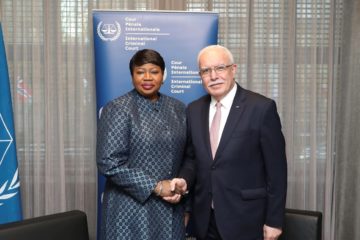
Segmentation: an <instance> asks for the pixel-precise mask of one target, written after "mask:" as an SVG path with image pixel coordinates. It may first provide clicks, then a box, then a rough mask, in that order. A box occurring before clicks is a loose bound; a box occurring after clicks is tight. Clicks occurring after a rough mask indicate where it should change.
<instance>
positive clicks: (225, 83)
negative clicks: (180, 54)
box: [199, 49, 237, 101]
mask: <svg viewBox="0 0 360 240" xmlns="http://www.w3.org/2000/svg"><path fill="white" fill-rule="evenodd" d="M199 68H200V76H201V79H202V83H203V86H204V88H205V89H206V91H207V92H208V93H209V94H210V95H211V96H213V97H214V98H215V99H216V100H218V101H220V100H221V99H222V98H223V97H224V96H225V95H226V94H227V93H228V92H230V90H231V89H232V87H233V86H234V84H235V80H234V77H235V73H236V68H237V66H236V64H233V63H232V62H230V59H229V57H228V56H227V55H226V53H225V52H224V51H223V50H221V49H209V50H208V51H205V52H204V53H203V54H201V55H200V58H199Z"/></svg>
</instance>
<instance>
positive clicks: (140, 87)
mask: <svg viewBox="0 0 360 240" xmlns="http://www.w3.org/2000/svg"><path fill="white" fill-rule="evenodd" d="M132 81H133V84H134V87H135V89H136V90H137V91H138V92H139V93H140V94H141V95H143V96H144V97H146V98H148V99H150V100H151V101H155V100H157V99H158V97H159V96H158V92H159V89H160V87H161V84H162V82H163V73H162V71H161V68H160V67H159V66H157V65H154V64H152V63H146V64H144V65H141V66H135V67H134V69H133V74H132Z"/></svg>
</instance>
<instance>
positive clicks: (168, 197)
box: [154, 178, 188, 203]
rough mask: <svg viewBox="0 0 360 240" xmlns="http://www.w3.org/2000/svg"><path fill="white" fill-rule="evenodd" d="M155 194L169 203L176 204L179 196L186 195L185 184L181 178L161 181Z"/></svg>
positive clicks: (179, 198)
mask: <svg viewBox="0 0 360 240" xmlns="http://www.w3.org/2000/svg"><path fill="white" fill-rule="evenodd" d="M154 192H155V194H156V195H157V196H158V197H161V198H162V199H163V200H165V201H167V202H169V203H178V202H180V200H181V196H183V195H186V194H187V193H188V190H187V184H186V181H185V179H183V178H173V179H171V180H163V181H160V182H158V183H157V185H156V187H155V189H154Z"/></svg>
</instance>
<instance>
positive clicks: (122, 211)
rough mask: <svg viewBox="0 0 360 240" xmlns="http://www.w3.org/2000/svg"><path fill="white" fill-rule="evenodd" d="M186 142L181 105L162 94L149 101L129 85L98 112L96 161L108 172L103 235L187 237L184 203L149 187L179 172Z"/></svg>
mask: <svg viewBox="0 0 360 240" xmlns="http://www.w3.org/2000/svg"><path fill="white" fill-rule="evenodd" d="M185 142H186V120H185V105H184V104H183V103H181V102H180V101H178V100H175V99H173V98H171V97H168V96H166V95H163V94H160V98H159V99H158V100H157V101H156V102H151V101H149V100H148V99H146V98H144V97H143V96H142V95H140V94H138V93H137V91H136V90H132V91H130V92H128V93H127V94H125V95H124V96H121V97H119V98H117V99H115V100H113V101H111V102H110V103H109V104H107V105H106V106H105V107H104V109H103V111H102V114H101V118H100V120H99V123H98V136H97V166H98V169H99V170H100V172H101V173H102V174H103V175H105V176H106V179H107V181H106V186H105V192H104V196H103V207H102V211H103V212H102V225H101V233H100V235H101V239H102V240H116V239H126V240H127V239H133V240H146V239H152V240H173V239H174V240H176V239H181V240H183V239H185V229H184V218H183V210H184V209H183V205H182V204H177V205H172V204H170V203H167V202H165V201H163V200H161V199H160V198H159V197H157V196H155V195H154V194H153V193H152V191H153V189H154V188H155V186H156V184H157V182H158V181H160V180H164V179H171V178H173V177H175V176H176V175H177V173H178V169H179V167H180V164H181V161H182V158H183V153H184V147H185Z"/></svg>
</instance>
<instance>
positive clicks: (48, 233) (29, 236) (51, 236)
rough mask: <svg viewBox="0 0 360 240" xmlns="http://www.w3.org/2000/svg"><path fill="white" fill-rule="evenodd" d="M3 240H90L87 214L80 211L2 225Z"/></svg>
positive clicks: (1, 234)
mask: <svg viewBox="0 0 360 240" xmlns="http://www.w3.org/2000/svg"><path fill="white" fill-rule="evenodd" d="M0 239H1V240H14V239H16V240H65V239H66V240H89V233H88V226H87V218H86V214H85V213H84V212H82V211H79V210H73V211H68V212H63V213H56V214H51V215H46V216H42V217H36V218H31V219H26V220H22V221H19V222H12V223H7V224H2V225H0Z"/></svg>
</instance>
